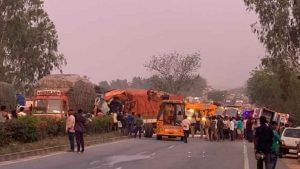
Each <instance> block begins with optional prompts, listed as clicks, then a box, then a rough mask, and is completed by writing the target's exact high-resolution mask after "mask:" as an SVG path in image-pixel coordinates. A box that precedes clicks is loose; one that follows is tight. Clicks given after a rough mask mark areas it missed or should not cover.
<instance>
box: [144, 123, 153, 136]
mask: <svg viewBox="0 0 300 169" xmlns="http://www.w3.org/2000/svg"><path fill="white" fill-rule="evenodd" d="M152 136H153V125H152V124H145V137H152Z"/></svg>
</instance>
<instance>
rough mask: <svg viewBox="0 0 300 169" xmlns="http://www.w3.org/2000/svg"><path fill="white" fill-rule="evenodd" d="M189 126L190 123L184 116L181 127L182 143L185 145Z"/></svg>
mask: <svg viewBox="0 0 300 169" xmlns="http://www.w3.org/2000/svg"><path fill="white" fill-rule="evenodd" d="M190 125H191V121H190V120H188V119H187V116H184V120H182V122H181V126H182V128H183V133H184V136H183V141H184V142H185V143H187V138H188V135H189V132H190Z"/></svg>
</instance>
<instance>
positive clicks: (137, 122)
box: [134, 114, 144, 139]
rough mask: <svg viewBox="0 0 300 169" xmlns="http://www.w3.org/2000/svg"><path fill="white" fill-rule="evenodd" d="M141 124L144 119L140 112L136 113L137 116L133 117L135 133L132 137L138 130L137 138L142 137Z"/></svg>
mask: <svg viewBox="0 0 300 169" xmlns="http://www.w3.org/2000/svg"><path fill="white" fill-rule="evenodd" d="M143 124H144V120H143V118H142V117H141V115H140V114H138V115H137V118H136V119H135V127H136V129H135V134H134V138H136V136H137V133H138V132H139V138H140V139H141V137H142V132H143Z"/></svg>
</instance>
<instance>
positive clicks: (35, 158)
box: [0, 140, 128, 166]
mask: <svg viewBox="0 0 300 169" xmlns="http://www.w3.org/2000/svg"><path fill="white" fill-rule="evenodd" d="M124 141H128V140H121V141H115V142H111V143H103V144H99V145H94V146H89V147H87V148H86V149H90V148H95V147H102V146H106V145H110V144H116V143H121V142H124ZM66 153H67V152H57V153H53V154H48V155H43V156H33V157H28V158H24V159H19V160H14V161H5V162H1V163H0V166H7V165H11V164H17V163H22V162H27V161H33V160H38V159H42V158H46V157H51V156H56V155H60V154H66Z"/></svg>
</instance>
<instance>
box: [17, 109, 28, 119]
mask: <svg viewBox="0 0 300 169" xmlns="http://www.w3.org/2000/svg"><path fill="white" fill-rule="evenodd" d="M26 115H27V114H26V113H24V107H20V112H19V113H18V117H24V116H26Z"/></svg>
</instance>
